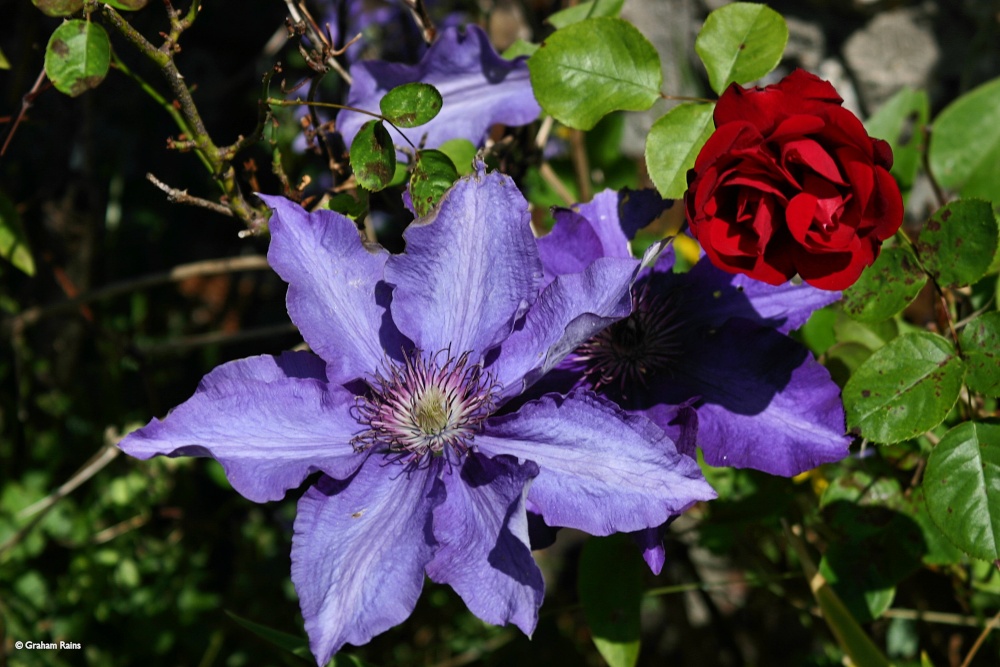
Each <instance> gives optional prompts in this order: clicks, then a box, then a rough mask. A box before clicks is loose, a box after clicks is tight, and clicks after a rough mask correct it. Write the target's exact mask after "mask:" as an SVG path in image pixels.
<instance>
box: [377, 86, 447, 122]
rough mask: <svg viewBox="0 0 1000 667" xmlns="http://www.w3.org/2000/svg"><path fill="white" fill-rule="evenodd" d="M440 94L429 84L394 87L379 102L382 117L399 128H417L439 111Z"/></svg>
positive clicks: (440, 103)
mask: <svg viewBox="0 0 1000 667" xmlns="http://www.w3.org/2000/svg"><path fill="white" fill-rule="evenodd" d="M443 103H444V102H443V101H442V99H441V93H439V92H438V89H437V88H435V87H434V86H432V85H430V84H429V83H420V82H415V83H404V84H403V85H401V86H396V87H395V88H393V89H392V90H390V91H389V92H388V93H386V94H385V96H384V97H382V99H381V100H380V101H379V103H378V106H379V109H381V110H382V115H383V116H385V118H386V120H388V121H389V122H390V123H392V124H394V125H397V126H399V127H417V126H418V125H423V124H424V123H426V122H428V121H430V120H431V119H432V118H434V116H436V115H438V112H439V111H441V105H442V104H443Z"/></svg>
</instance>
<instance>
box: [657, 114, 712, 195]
mask: <svg viewBox="0 0 1000 667" xmlns="http://www.w3.org/2000/svg"><path fill="white" fill-rule="evenodd" d="M714 108H715V105H714V104H682V105H680V106H677V107H674V108H673V109H671V110H670V111H668V112H667V114H666V115H665V116H663V117H662V118H660V119H659V120H658V121H656V122H655V123H653V127H652V128H650V130H649V136H647V137H646V165H647V166H648V168H649V177H650V178H651V179H652V180H653V185H655V186H656V189H657V190H658V191H659V192H660V194H661V195H662V196H663V197H664V198H666V199H679V198H681V197H683V196H684V192H685V190H687V172H688V169H691V168H692V167H694V161H695V158H696V157H698V152H699V151H700V150H701V147H702V146H704V145H705V142H706V141H708V138H709V137H710V136H712V130H713V125H712V110H713V109H714Z"/></svg>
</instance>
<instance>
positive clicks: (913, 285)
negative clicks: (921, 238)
mask: <svg viewBox="0 0 1000 667" xmlns="http://www.w3.org/2000/svg"><path fill="white" fill-rule="evenodd" d="M925 284H927V274H926V273H924V272H923V270H921V268H920V265H919V264H917V262H916V261H915V260H914V258H913V255H912V254H911V252H910V251H909V250H908V249H907V248H902V247H896V248H887V249H885V250H883V251H882V253H881V254H880V255H879V257H878V259H876V260H875V263H874V264H873V265H872V266H871V267H869V268H867V269H865V271H864V273H862V274H861V277H860V278H859V279H858V281H857V282H856V283H854V284H853V285H851V286H850V287H848V288H847V289H846V290H844V310H845V311H846V312H847V314H848V315H850V316H851V317H853V318H854V319H856V320H858V321H861V322H878V321H880V320H887V319H889V318H890V317H892V316H893V315H895V314H896V313H898V312H900V311H901V310H903V309H904V308H906V307H907V306H908V305H910V303H911V302H912V301H913V300H914V299H916V298H917V295H918V294H919V293H920V290H921V289H923V287H924V285H925Z"/></svg>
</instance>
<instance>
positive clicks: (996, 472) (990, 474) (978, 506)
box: [924, 422, 1000, 560]
mask: <svg viewBox="0 0 1000 667" xmlns="http://www.w3.org/2000/svg"><path fill="white" fill-rule="evenodd" d="M924 489H925V490H926V494H927V509H928V510H929V511H930V514H931V518H932V519H934V521H935V523H937V525H938V528H940V529H941V531H942V532H943V533H944V534H945V535H947V536H948V539H950V540H951V541H952V542H954V543H955V545H956V546H957V547H959V548H960V549H962V550H963V551H965V552H966V553H968V554H970V555H972V556H975V557H976V558H983V559H985V560H996V559H998V558H1000V425H996V424H979V423H976V422H966V423H964V424H959V425H958V426H956V427H955V428H953V429H952V430H950V431H948V432H947V433H946V434H945V435H944V437H943V438H941V442H939V443H938V444H937V446H936V447H935V448H934V451H933V452H931V456H930V458H929V459H928V460H927V471H926V472H925V473H924Z"/></svg>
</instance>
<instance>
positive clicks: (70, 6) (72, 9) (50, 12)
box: [31, 0, 83, 16]
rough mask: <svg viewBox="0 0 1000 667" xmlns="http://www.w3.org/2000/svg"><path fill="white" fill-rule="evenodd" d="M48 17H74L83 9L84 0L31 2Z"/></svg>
mask: <svg viewBox="0 0 1000 667" xmlns="http://www.w3.org/2000/svg"><path fill="white" fill-rule="evenodd" d="M31 4H33V5H34V6H35V7H38V9H39V10H41V12H42V13H43V14H45V15H46V16H72V15H73V14H76V13H77V12H78V11H80V10H81V9H83V0H31Z"/></svg>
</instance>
